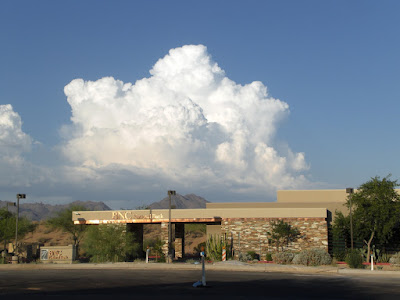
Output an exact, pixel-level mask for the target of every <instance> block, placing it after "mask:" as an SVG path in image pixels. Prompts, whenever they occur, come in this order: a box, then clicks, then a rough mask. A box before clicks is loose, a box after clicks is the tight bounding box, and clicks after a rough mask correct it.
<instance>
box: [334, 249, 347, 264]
mask: <svg viewBox="0 0 400 300" xmlns="http://www.w3.org/2000/svg"><path fill="white" fill-rule="evenodd" d="M333 257H334V258H336V260H337V261H344V260H345V259H346V251H345V250H344V249H337V248H334V249H333Z"/></svg>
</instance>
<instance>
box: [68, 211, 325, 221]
mask: <svg viewBox="0 0 400 300" xmlns="http://www.w3.org/2000/svg"><path fill="white" fill-rule="evenodd" d="M299 217H303V218H326V217H327V210H326V208H296V209H292V208H220V209H210V208H206V209H172V210H171V222H173V223H207V224H216V223H219V224H220V223H221V221H222V220H223V219H229V218H299ZM72 221H74V224H88V225H89V224H93V225H95V224H125V223H141V224H151V223H165V222H168V221H169V210H168V209H155V210H151V209H147V210H114V211H74V212H73V213H72Z"/></svg>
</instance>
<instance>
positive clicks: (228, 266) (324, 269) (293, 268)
mask: <svg viewBox="0 0 400 300" xmlns="http://www.w3.org/2000/svg"><path fill="white" fill-rule="evenodd" d="M201 268H202V267H201V264H186V263H173V264H167V263H148V264H146V263H134V262H128V263H126V262H125V263H102V264H93V263H84V264H75V263H74V264H18V265H11V264H10V265H0V271H5V270H99V269H102V270H112V269H117V270H118V269H120V270H135V269H136V270H146V269H148V270H156V269H157V270H198V271H201ZM206 270H214V271H234V272H261V273H271V272H276V273H292V274H319V275H322V274H326V275H332V274H338V275H355V276H358V275H360V276H379V277H381V276H391V277H399V278H400V271H382V270H374V271H370V270H365V269H364V270H360V269H347V268H346V269H344V268H339V267H333V266H319V267H308V266H298V265H278V264H247V263H241V262H237V261H226V262H217V263H214V264H206Z"/></svg>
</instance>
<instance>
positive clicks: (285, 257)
mask: <svg viewBox="0 0 400 300" xmlns="http://www.w3.org/2000/svg"><path fill="white" fill-rule="evenodd" d="M293 258H294V254H293V253H291V252H277V253H274V254H272V260H273V261H274V263H277V264H282V265H286V264H290V263H291V262H292V260H293Z"/></svg>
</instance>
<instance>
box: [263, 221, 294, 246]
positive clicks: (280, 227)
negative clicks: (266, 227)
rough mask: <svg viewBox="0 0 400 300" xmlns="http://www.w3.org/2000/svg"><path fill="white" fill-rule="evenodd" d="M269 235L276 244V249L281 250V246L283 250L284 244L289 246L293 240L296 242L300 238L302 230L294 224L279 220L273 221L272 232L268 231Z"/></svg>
mask: <svg viewBox="0 0 400 300" xmlns="http://www.w3.org/2000/svg"><path fill="white" fill-rule="evenodd" d="M268 235H269V236H270V237H271V241H272V242H273V243H274V244H275V245H276V250H277V251H279V247H281V249H282V251H283V250H284V246H286V247H288V246H289V244H290V243H291V242H295V241H296V240H297V239H298V238H299V236H300V232H299V230H298V229H297V228H294V227H293V226H292V225H290V224H288V223H286V222H284V221H283V220H279V221H278V222H273V223H272V232H268Z"/></svg>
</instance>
